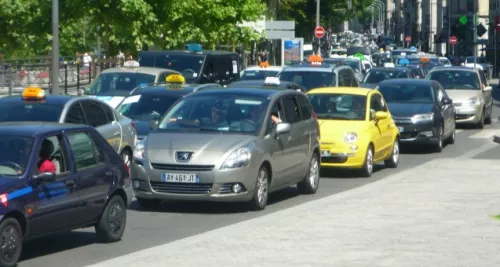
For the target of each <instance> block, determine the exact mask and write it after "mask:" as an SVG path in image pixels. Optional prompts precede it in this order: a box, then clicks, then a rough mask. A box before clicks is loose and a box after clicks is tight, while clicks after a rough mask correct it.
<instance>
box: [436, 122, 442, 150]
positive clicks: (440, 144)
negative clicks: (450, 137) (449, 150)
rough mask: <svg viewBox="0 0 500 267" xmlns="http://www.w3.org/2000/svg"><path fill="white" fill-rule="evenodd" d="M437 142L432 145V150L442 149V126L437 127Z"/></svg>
mask: <svg viewBox="0 0 500 267" xmlns="http://www.w3.org/2000/svg"><path fill="white" fill-rule="evenodd" d="M437 139H438V140H437V143H436V144H435V145H434V152H437V153H439V152H441V151H443V126H440V127H439V129H438V136H437Z"/></svg>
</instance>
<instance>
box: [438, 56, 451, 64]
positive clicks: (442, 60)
mask: <svg viewBox="0 0 500 267" xmlns="http://www.w3.org/2000/svg"><path fill="white" fill-rule="evenodd" d="M439 63H441V64H443V65H451V62H450V61H449V60H448V59H446V58H441V59H439Z"/></svg>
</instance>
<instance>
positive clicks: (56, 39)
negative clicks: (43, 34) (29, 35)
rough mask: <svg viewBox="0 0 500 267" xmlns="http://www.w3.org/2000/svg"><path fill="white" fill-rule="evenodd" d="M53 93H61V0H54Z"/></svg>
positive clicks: (51, 90) (51, 89)
mask: <svg viewBox="0 0 500 267" xmlns="http://www.w3.org/2000/svg"><path fill="white" fill-rule="evenodd" d="M51 76H52V77H51V78H52V79H51V80H52V82H51V87H50V90H49V92H50V93H51V94H57V93H59V0H52V73H51Z"/></svg>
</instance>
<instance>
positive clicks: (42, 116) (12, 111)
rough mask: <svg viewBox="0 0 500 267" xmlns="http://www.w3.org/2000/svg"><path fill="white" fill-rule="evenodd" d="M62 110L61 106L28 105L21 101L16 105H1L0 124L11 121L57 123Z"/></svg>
mask: <svg viewBox="0 0 500 267" xmlns="http://www.w3.org/2000/svg"><path fill="white" fill-rule="evenodd" d="M0 103H1V102H0ZM62 110H63V106H62V105H48V104H45V103H30V102H23V101H19V102H16V103H1V104H0V122H11V121H47V122H58V121H59V118H60V116H61V113H62Z"/></svg>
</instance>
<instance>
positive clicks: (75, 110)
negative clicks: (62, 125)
mask: <svg viewBox="0 0 500 267" xmlns="http://www.w3.org/2000/svg"><path fill="white" fill-rule="evenodd" d="M64 122H66V123H75V124H87V120H86V119H85V114H84V113H83V108H82V106H81V105H80V102H77V103H74V104H72V105H71V107H70V108H69V109H68V113H66V118H65V119H64Z"/></svg>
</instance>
